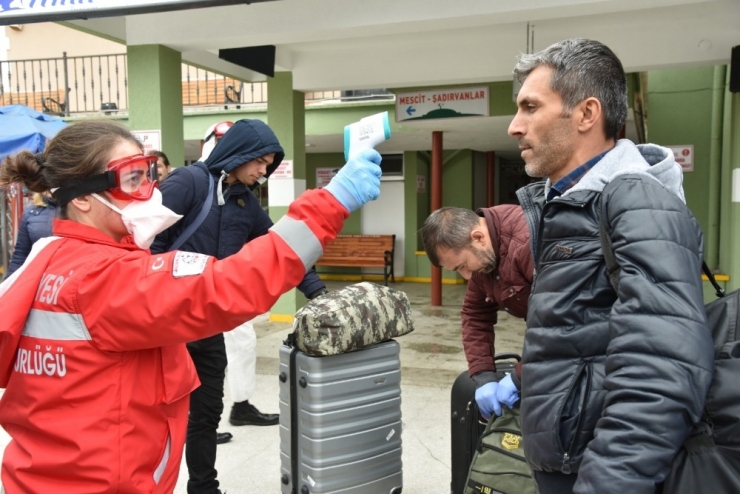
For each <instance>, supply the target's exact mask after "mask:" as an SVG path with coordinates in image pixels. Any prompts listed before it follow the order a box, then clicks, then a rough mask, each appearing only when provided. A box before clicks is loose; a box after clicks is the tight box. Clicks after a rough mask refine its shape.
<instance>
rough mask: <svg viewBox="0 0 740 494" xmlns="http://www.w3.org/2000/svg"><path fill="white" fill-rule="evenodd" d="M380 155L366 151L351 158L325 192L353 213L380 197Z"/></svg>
mask: <svg viewBox="0 0 740 494" xmlns="http://www.w3.org/2000/svg"><path fill="white" fill-rule="evenodd" d="M380 175H381V171H380V154H379V153H378V152H377V151H376V150H374V149H366V150H364V151H361V152H359V153H357V154H356V155H355V156H353V157H351V158H350V159H349V161H347V164H346V165H344V166H343V167H342V168H340V169H339V171H338V172H337V174H336V175H335V176H334V177H333V178H332V179H331V182H329V184H328V185H327V186H326V187H324V190H327V191H329V192H331V194H332V195H333V196H334V197H336V198H337V201H339V202H340V204H341V205H342V206H344V207H345V208H347V209H348V210H349V212H350V213H351V212H352V211H354V210H355V209H358V208H359V207H360V206H362V205H363V204H365V203H367V202H369V201H374V200H375V199H377V198H378V196H379V195H380Z"/></svg>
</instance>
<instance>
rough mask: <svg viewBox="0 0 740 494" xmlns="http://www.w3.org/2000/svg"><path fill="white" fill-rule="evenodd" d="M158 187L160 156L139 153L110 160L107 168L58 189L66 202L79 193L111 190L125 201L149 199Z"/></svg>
mask: <svg viewBox="0 0 740 494" xmlns="http://www.w3.org/2000/svg"><path fill="white" fill-rule="evenodd" d="M155 187H157V157H156V156H145V155H143V154H137V155H135V156H128V157H126V158H121V159H119V160H114V161H111V162H110V163H108V166H107V167H106V170H105V172H103V173H100V174H98V175H93V176H91V177H86V178H84V179H82V180H79V181H77V182H74V183H72V184H69V185H65V186H64V187H60V188H58V189H57V190H56V191H54V193H53V194H54V197H55V198H56V200H57V202H58V203H59V204H60V205H61V206H64V205H65V204H67V203H68V202H69V201H71V200H72V199H74V198H75V197H80V196H82V195H85V194H92V193H93V192H103V191H108V192H109V193H110V195H111V196H112V197H114V198H116V199H120V200H122V201H127V200H134V201H146V200H147V199H149V198H150V197H152V194H153V193H154V188H155Z"/></svg>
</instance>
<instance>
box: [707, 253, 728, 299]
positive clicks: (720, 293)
mask: <svg viewBox="0 0 740 494" xmlns="http://www.w3.org/2000/svg"><path fill="white" fill-rule="evenodd" d="M701 270H702V271H704V274H705V275H706V276H707V278H709V283H711V284H712V286H713V287H714V293H715V295H717V298H722V297H724V296H725V291H724V290H723V289H722V287H721V286H719V283H717V280H715V279H714V273H712V271H711V270H710V269H709V266H707V263H706V261H702V263H701Z"/></svg>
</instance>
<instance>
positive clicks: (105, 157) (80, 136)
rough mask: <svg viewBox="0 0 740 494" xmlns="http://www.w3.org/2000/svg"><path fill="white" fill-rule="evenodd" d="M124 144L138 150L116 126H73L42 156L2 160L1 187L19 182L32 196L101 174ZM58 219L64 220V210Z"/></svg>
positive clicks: (102, 122)
mask: <svg viewBox="0 0 740 494" xmlns="http://www.w3.org/2000/svg"><path fill="white" fill-rule="evenodd" d="M126 141H129V142H131V143H134V144H136V146H137V147H139V149H141V143H139V141H138V140H136V138H135V137H134V136H133V134H131V131H129V130H128V129H127V128H126V127H124V126H123V125H121V124H119V123H117V122H112V121H110V120H84V121H81V122H77V123H73V124H71V125H69V126H67V127H65V128H63V129H62V130H60V131H59V133H58V134H57V135H56V136H54V138H53V139H52V140H51V141H49V142H48V144H47V146H46V150H45V151H44V152H43V153H39V154H33V153H31V152H29V151H20V152H19V153H17V154H15V155H13V156H8V157H7V158H5V161H4V162H3V164H2V166H1V167H0V187H4V186H6V185H8V184H10V183H13V182H21V183H23V185H25V186H26V188H27V189H29V190H31V191H32V192H44V191H46V190H50V189H55V188H57V187H61V186H63V185H67V184H70V183H72V182H75V181H77V180H80V179H82V178H85V177H88V176H90V175H95V174H98V173H101V172H102V171H103V170H104V169H105V167H106V165H107V164H108V162H109V161H110V155H111V152H112V151H113V149H114V148H115V147H116V146H117V145H118V144H120V143H122V142H126ZM61 215H62V217H66V206H65V207H63V208H62V211H61Z"/></svg>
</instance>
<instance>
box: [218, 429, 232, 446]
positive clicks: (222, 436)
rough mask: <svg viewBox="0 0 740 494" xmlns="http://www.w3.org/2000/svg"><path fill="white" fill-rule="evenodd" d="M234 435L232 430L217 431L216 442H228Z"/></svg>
mask: <svg viewBox="0 0 740 494" xmlns="http://www.w3.org/2000/svg"><path fill="white" fill-rule="evenodd" d="M232 437H234V436H233V435H232V434H231V432H217V433H216V444H223V443H228V442H229V441H231V438H232Z"/></svg>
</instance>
